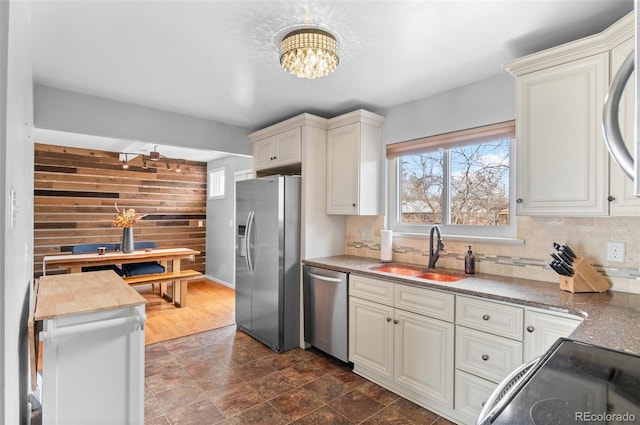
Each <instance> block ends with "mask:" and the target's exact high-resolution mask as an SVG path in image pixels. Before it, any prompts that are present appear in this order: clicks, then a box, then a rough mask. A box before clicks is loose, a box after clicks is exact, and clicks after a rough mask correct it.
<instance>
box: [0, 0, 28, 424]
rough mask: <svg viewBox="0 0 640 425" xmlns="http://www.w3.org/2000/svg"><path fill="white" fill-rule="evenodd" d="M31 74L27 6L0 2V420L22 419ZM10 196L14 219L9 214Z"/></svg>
mask: <svg viewBox="0 0 640 425" xmlns="http://www.w3.org/2000/svg"><path fill="white" fill-rule="evenodd" d="M31 81H32V76H31V55H30V43H29V28H28V12H27V5H26V3H24V2H20V1H9V2H6V1H2V2H0V111H1V112H0V162H1V166H0V190H1V195H0V202H1V203H2V208H1V209H0V214H1V218H2V224H3V225H2V227H1V228H0V229H1V230H0V240H1V241H2V244H0V300H1V301H0V302H1V303H2V304H1V306H0V315H1V316H0V334H1V335H0V336H1V337H2V345H0V347H2V349H1V350H0V365H1V366H0V377H1V379H0V423H3V424H21V423H26V421H27V418H28V409H27V394H28V392H29V391H30V388H29V355H28V351H27V341H28V337H27V320H28V314H29V301H30V293H31V288H32V280H33V252H32V250H33V142H32V141H31V139H30V138H29V133H30V132H31V130H32V128H33V119H32V111H33V104H32V99H33V96H32V84H31ZM10 193H14V194H15V210H16V211H17V213H16V214H15V218H14V220H13V221H12V215H11V213H10V206H9V204H10Z"/></svg>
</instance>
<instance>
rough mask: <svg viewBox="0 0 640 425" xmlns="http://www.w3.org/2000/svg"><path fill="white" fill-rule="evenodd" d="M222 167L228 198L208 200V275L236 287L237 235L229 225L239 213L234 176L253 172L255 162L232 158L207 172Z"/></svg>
mask: <svg viewBox="0 0 640 425" xmlns="http://www.w3.org/2000/svg"><path fill="white" fill-rule="evenodd" d="M220 167H225V176H224V177H225V197H224V199H212V200H208V201H207V263H206V274H207V276H209V277H211V278H212V279H213V280H215V281H217V282H220V283H222V284H225V285H228V286H233V283H234V274H235V269H234V258H235V232H234V228H233V227H232V226H230V225H229V223H233V221H234V210H235V184H234V182H233V173H234V172H236V171H242V170H247V169H251V167H252V159H251V158H247V157H238V156H229V157H226V158H222V159H218V160H215V161H211V162H209V163H208V164H207V170H212V169H215V168H220Z"/></svg>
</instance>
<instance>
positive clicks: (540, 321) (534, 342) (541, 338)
mask: <svg viewBox="0 0 640 425" xmlns="http://www.w3.org/2000/svg"><path fill="white" fill-rule="evenodd" d="M581 322H582V320H581V319H580V318H578V317H576V316H572V315H568V314H561V313H550V312H542V311H538V310H532V309H527V310H525V314H524V326H525V332H524V361H525V362H528V361H529V360H533V359H534V358H536V357H538V356H540V355H542V354H544V353H545V352H546V351H547V350H548V349H549V348H550V347H551V346H552V345H553V343H554V342H556V340H557V339H558V338H566V337H568V336H569V335H570V334H571V332H573V331H574V330H575V328H577V327H578V325H580V323H581Z"/></svg>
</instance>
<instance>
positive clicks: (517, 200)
mask: <svg viewBox="0 0 640 425" xmlns="http://www.w3.org/2000/svg"><path fill="white" fill-rule="evenodd" d="M523 202H524V201H523V200H522V198H518V199H516V204H521V203H523Z"/></svg>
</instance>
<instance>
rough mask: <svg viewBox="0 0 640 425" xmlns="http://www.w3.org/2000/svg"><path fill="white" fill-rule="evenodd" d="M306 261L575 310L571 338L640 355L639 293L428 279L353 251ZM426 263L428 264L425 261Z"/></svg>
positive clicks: (482, 277) (504, 280)
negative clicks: (389, 270)
mask: <svg viewBox="0 0 640 425" xmlns="http://www.w3.org/2000/svg"><path fill="white" fill-rule="evenodd" d="M303 263H304V264H307V265H310V266H314V267H323V268H325V269H330V270H335V271H341V272H349V273H357V274H360V275H365V276H370V277H375V278H379V279H386V280H393V281H394V282H399V283H404V284H407V285H412V286H420V287H424V288H430V289H439V290H443V291H447V292H451V293H455V294H461V295H471V296H475V297H481V298H486V299H491V300H495V301H504V302H509V303H514V304H520V305H522V306H530V307H536V308H542V309H546V310H550V311H558V312H564V313H570V314H574V315H576V316H579V317H580V318H582V320H583V321H582V324H581V325H580V326H578V328H577V329H576V330H575V331H574V332H573V333H572V334H571V335H570V336H569V338H571V339H574V340H576V341H581V342H585V343H588V344H593V345H598V346H601V347H606V348H610V349H613V350H618V351H625V352H629V353H633V354H636V355H640V332H639V331H638V329H640V295H636V294H627V293H623V292H613V291H607V292H602V293H575V294H573V293H570V292H565V291H563V290H561V289H560V288H559V285H558V282H540V281H536V280H528V279H518V278H511V277H506V276H495V275H487V274H475V275H464V274H462V276H464V277H465V278H464V279H462V280H459V281H457V282H447V283H444V282H435V281H427V280H424V279H416V278H413V277H410V276H401V275H396V274H389V273H384V272H380V271H376V270H374V269H372V268H374V267H376V266H381V265H383V264H389V263H381V262H380V261H379V260H377V259H374V258H366V257H358V256H353V255H338V256H333V257H324V258H314V259H309V260H304V261H303ZM392 264H394V265H405V266H409V267H416V264H402V263H398V262H393V263H392ZM419 267H422V266H419ZM423 267H424V268H425V269H426V265H424V266H423ZM436 271H438V270H436ZM442 271H443V272H448V273H451V272H454V273H455V274H458V275H460V274H461V272H460V271H456V270H446V269H442Z"/></svg>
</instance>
